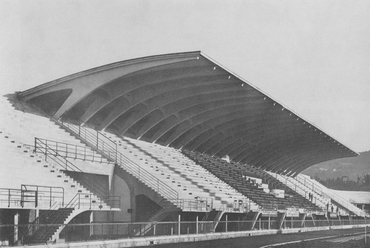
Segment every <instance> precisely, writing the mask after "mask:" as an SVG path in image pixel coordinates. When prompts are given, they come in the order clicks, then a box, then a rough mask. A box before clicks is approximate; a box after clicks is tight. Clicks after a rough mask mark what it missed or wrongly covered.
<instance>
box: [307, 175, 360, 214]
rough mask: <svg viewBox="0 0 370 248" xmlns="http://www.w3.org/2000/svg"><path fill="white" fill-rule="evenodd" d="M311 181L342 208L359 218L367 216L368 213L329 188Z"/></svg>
mask: <svg viewBox="0 0 370 248" xmlns="http://www.w3.org/2000/svg"><path fill="white" fill-rule="evenodd" d="M309 181H310V183H311V184H312V185H314V186H316V187H318V188H320V189H324V190H322V193H324V194H326V195H328V196H329V197H330V198H332V199H333V200H334V201H336V202H337V203H339V204H340V205H342V207H344V208H346V209H347V210H349V211H351V212H353V213H354V214H357V215H358V216H365V215H366V213H365V212H364V211H363V210H361V209H360V208H358V207H356V206H355V205H353V204H352V203H350V202H348V201H347V200H346V199H344V198H343V197H341V196H340V195H338V194H336V193H335V192H333V191H332V190H330V189H329V188H327V187H325V186H324V185H321V186H320V185H317V184H319V182H316V181H313V179H309Z"/></svg>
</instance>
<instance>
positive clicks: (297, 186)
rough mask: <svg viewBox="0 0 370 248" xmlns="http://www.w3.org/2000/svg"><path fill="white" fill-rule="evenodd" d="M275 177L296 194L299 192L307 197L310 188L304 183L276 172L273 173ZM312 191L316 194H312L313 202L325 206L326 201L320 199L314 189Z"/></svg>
mask: <svg viewBox="0 0 370 248" xmlns="http://www.w3.org/2000/svg"><path fill="white" fill-rule="evenodd" d="M269 173H270V174H272V172H269ZM275 177H276V179H278V180H280V181H281V182H282V183H285V184H286V185H287V186H288V187H290V188H291V189H293V190H295V191H296V192H297V193H298V194H300V195H301V196H304V197H305V198H307V193H310V191H309V189H310V188H309V187H307V186H306V185H304V184H302V183H301V182H300V181H298V180H297V179H296V178H293V177H288V176H282V175H280V174H278V173H275ZM284 181H285V182H284ZM302 186H303V187H306V188H307V189H308V190H306V189H305V188H302ZM312 192H313V194H316V195H314V196H315V198H314V199H315V200H314V201H313V203H315V204H316V205H320V207H325V205H326V203H325V202H323V201H322V199H321V198H322V197H321V196H320V195H319V194H318V193H317V192H315V191H312ZM319 203H321V204H319Z"/></svg>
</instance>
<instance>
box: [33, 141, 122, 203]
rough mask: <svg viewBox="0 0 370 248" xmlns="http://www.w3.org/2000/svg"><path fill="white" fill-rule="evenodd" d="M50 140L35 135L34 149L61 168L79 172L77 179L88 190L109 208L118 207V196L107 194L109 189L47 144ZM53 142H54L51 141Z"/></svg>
mask: <svg viewBox="0 0 370 248" xmlns="http://www.w3.org/2000/svg"><path fill="white" fill-rule="evenodd" d="M49 143H50V141H49V142H48V140H44V139H40V138H37V137H35V144H34V151H35V152H38V153H42V154H44V155H45V160H48V159H51V160H52V161H53V162H55V163H56V164H58V165H59V166H60V167H61V169H63V170H66V171H74V172H80V175H79V181H80V182H81V183H82V184H83V185H85V186H86V187H87V188H88V189H89V190H91V191H93V192H94V193H96V194H97V196H98V197H99V198H102V200H103V201H104V202H105V203H107V204H108V205H109V206H110V207H111V208H115V207H117V208H119V206H120V196H114V195H109V190H108V189H107V188H106V187H104V186H103V185H101V184H100V183H99V182H97V181H95V180H92V179H91V178H90V177H89V176H88V175H86V174H85V173H84V171H82V170H81V169H80V168H78V167H77V166H75V165H74V164H73V163H71V162H70V161H69V160H68V159H67V158H65V157H63V156H62V154H60V153H59V151H57V150H55V149H56V148H52V147H50V146H49ZM52 144H54V142H52Z"/></svg>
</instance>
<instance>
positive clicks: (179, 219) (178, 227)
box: [177, 214, 181, 235]
mask: <svg viewBox="0 0 370 248" xmlns="http://www.w3.org/2000/svg"><path fill="white" fill-rule="evenodd" d="M180 228H181V215H180V214H179V216H178V222H177V234H178V235H180V234H181V229H180Z"/></svg>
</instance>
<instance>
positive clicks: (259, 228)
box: [258, 219, 262, 230]
mask: <svg viewBox="0 0 370 248" xmlns="http://www.w3.org/2000/svg"><path fill="white" fill-rule="evenodd" d="M261 220H262V219H260V221H259V227H258V230H261Z"/></svg>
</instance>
